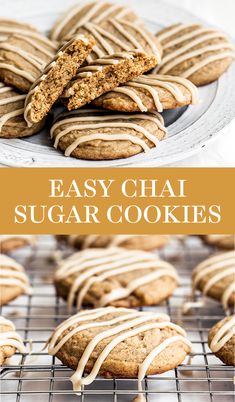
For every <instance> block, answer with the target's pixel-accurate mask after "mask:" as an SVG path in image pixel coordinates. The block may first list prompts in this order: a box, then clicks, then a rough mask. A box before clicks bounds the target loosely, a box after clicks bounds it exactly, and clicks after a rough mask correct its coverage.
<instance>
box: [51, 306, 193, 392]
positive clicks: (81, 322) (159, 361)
mask: <svg viewBox="0 0 235 402" xmlns="http://www.w3.org/2000/svg"><path fill="white" fill-rule="evenodd" d="M48 344H49V347H48V351H49V354H51V355H55V356H56V357H57V358H58V359H60V360H61V361H62V363H63V364H65V365H66V366H69V367H71V368H72V369H74V370H76V371H75V373H74V375H73V376H72V377H71V381H72V383H73V389H74V390H75V391H79V390H80V389H81V386H82V385H85V384H86V385H88V384H91V383H92V382H93V381H94V380H95V378H96V376H97V375H99V376H103V377H107V378H112V377H116V378H122V377H124V378H136V377H138V379H139V389H138V390H139V391H140V392H141V391H142V387H141V381H142V379H143V378H144V377H145V375H155V374H160V373H163V372H165V371H168V370H171V369H173V368H175V367H177V366H178V365H179V364H181V363H182V362H183V361H184V359H185V357H186V356H187V354H188V353H189V352H190V350H191V343H190V342H189V341H188V340H187V338H186V333H185V331H184V330H183V329H182V328H181V327H179V326H178V325H175V324H173V323H171V322H170V321H169V317H168V316H166V315H164V314H156V313H148V312H139V311H135V310H129V309H116V308H112V307H106V308H103V309H99V310H92V311H85V312H84V311H82V312H80V313H78V314H77V315H75V316H72V317H70V318H69V319H68V320H67V321H65V322H63V323H62V324H61V325H60V326H59V327H58V328H57V329H56V330H55V332H54V334H53V335H52V337H51V339H50V340H49V342H48ZM85 373H87V374H88V375H87V376H86V377H85Z"/></svg>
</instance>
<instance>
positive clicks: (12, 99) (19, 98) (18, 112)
mask: <svg viewBox="0 0 235 402" xmlns="http://www.w3.org/2000/svg"><path fill="white" fill-rule="evenodd" d="M0 45H1V44H0ZM8 92H12V96H9V97H6V98H3V99H0V108H1V106H5V105H9V104H10V103H16V102H20V105H21V106H22V107H20V105H19V106H18V108H16V109H15V110H13V111H11V112H8V113H5V114H3V115H2V116H1V117H0V133H1V132H2V129H3V126H4V125H5V124H6V123H7V122H8V121H9V120H11V119H12V118H14V117H17V116H22V118H23V113H24V107H23V106H24V101H25V98H26V95H17V94H16V93H15V92H14V91H13V89H12V88H11V87H7V86H6V85H5V84H3V83H0V96H1V95H2V94H4V93H8ZM0 114H2V112H1V111H0ZM3 237H4V236H3V235H0V243H1V239H2V238H3ZM5 237H6V236H5ZM10 237H11V236H10Z"/></svg>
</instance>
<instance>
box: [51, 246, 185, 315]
mask: <svg viewBox="0 0 235 402" xmlns="http://www.w3.org/2000/svg"><path fill="white" fill-rule="evenodd" d="M54 281H55V287H56V291H57V295H58V296H61V297H63V298H64V299H65V300H67V303H68V309H69V311H71V310H72V306H73V305H76V307H77V309H78V310H79V309H80V308H81V307H82V306H87V305H88V306H93V307H105V306H110V305H111V306H116V307H137V306H151V305H157V304H160V303H162V302H164V301H165V300H167V299H168V298H169V297H170V296H171V295H172V293H173V291H174V290H175V288H176V287H177V284H178V282H179V278H178V275H177V273H176V270H175V268H174V267H173V266H172V265H171V264H169V263H167V262H165V261H162V260H160V259H159V258H158V256H157V255H155V254H152V253H148V252H145V251H140V250H126V249H123V248H119V247H111V248H108V249H98V248H97V249H91V248H90V249H86V250H84V251H80V252H78V253H76V254H73V255H72V256H71V257H69V258H68V259H65V260H64V261H63V262H62V263H61V264H60V266H59V268H58V270H57V271H56V273H55V279H54Z"/></svg>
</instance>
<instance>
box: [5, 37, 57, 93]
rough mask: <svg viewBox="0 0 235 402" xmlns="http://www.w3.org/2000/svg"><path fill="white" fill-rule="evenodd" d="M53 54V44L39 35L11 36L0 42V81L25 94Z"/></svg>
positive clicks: (54, 47) (54, 48) (54, 50)
mask: <svg viewBox="0 0 235 402" xmlns="http://www.w3.org/2000/svg"><path fill="white" fill-rule="evenodd" d="M55 52H56V46H55V45H54V43H52V42H51V41H49V39H47V38H45V37H44V36H43V35H41V34H37V38H34V37H33V35H32V36H31V37H25V36H21V35H16V34H15V35H12V36H10V37H9V38H8V39H7V40H6V41H4V42H0V79H1V80H2V81H4V82H5V83H6V84H8V85H11V86H13V87H15V88H17V89H19V90H21V91H22V92H26V93H27V92H28V91H29V89H30V87H31V86H32V84H33V83H34V82H35V81H36V79H37V78H38V76H39V75H40V74H41V72H42V70H43V69H44V67H45V66H46V64H47V63H48V62H49V61H50V60H51V59H52V58H53V57H54V55H55Z"/></svg>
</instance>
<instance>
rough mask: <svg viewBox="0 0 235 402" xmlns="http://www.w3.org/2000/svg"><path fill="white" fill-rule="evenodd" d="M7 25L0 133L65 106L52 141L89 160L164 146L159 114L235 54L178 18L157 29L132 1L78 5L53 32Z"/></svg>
mask: <svg viewBox="0 0 235 402" xmlns="http://www.w3.org/2000/svg"><path fill="white" fill-rule="evenodd" d="M0 34H1V36H0V38H1V41H0V79H1V80H2V83H1V84H0V85H1V86H0V96H1V99H0V116H1V117H0V136H4V137H23V136H28V135H32V134H35V133H36V132H39V131H40V130H41V129H42V127H43V126H44V124H45V122H46V117H47V116H48V114H49V112H51V110H52V109H53V108H54V110H56V109H55V106H54V105H58V104H60V105H64V107H65V108H66V109H67V111H65V112H64V111H63V112H60V113H57V112H56V119H55V120H54V123H53V125H52V127H51V137H52V140H53V142H54V147H55V148H58V149H60V150H62V151H63V152H64V153H65V155H66V156H72V157H76V158H80V159H88V160H108V159H118V158H127V157H131V156H133V155H137V154H139V153H141V152H147V151H149V150H150V149H152V148H155V147H157V146H158V144H159V141H161V140H162V139H164V138H165V137H166V134H167V130H166V127H165V125H164V120H163V117H162V115H161V113H162V112H163V111H164V110H166V109H173V108H177V107H183V106H187V105H190V104H196V103H197V102H198V99H199V97H198V90H197V87H196V86H201V85H205V84H208V83H210V82H212V81H214V80H216V79H218V78H219V77H220V76H221V74H223V73H224V72H225V71H226V70H227V69H228V67H229V65H230V64H231V62H232V60H233V58H234V48H233V46H232V44H230V42H229V40H228V39H227V37H226V36H225V35H224V34H223V33H221V32H218V31H217V30H215V29H211V28H203V27H202V26H200V25H185V24H176V25H173V26H171V27H168V28H165V29H164V30H162V31H161V32H158V33H157V34H156V35H154V34H153V33H151V32H150V31H149V30H148V29H147V28H146V26H145V24H144V22H143V21H141V19H140V18H138V16H137V15H136V14H135V13H134V12H133V11H132V10H130V9H129V8H128V7H125V6H121V5H117V4H111V3H109V2H106V1H102V2H101V1H91V2H89V3H79V4H78V5H75V6H74V7H73V8H72V9H69V10H68V11H67V12H65V14H64V15H62V16H61V17H60V19H59V20H58V21H57V22H56V23H55V25H54V27H53V28H52V29H51V31H50V33H49V38H46V37H44V36H43V35H42V34H40V33H39V32H38V31H37V30H36V29H35V28H33V27H31V26H28V25H25V24H20V23H17V22H15V21H8V20H3V21H2V24H1V29H0ZM195 85H196V86H195Z"/></svg>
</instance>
